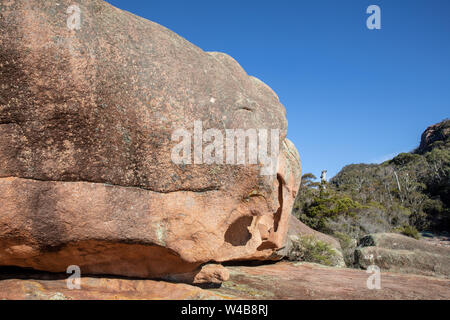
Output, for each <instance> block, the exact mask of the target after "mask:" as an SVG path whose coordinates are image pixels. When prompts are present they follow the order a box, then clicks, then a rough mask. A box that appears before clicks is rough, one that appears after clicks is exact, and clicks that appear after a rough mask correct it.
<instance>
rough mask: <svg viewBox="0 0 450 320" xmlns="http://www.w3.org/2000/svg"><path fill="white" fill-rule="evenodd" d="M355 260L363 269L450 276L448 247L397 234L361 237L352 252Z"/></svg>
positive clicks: (449, 249)
mask: <svg viewBox="0 0 450 320" xmlns="http://www.w3.org/2000/svg"><path fill="white" fill-rule="evenodd" d="M355 261H356V264H357V265H358V266H359V267H361V268H364V269H367V268H368V267H369V266H370V265H376V266H378V267H379V268H381V270H384V271H393V272H402V273H415V274H421V275H428V276H437V277H446V278H449V277H450V248H448V247H443V246H437V245H434V244H430V243H429V242H427V241H423V240H416V239H413V238H409V237H406V236H403V235H400V234H393V233H392V234H391V233H379V234H372V235H369V236H366V237H364V238H363V239H361V240H360V244H359V247H358V248H357V249H356V251H355Z"/></svg>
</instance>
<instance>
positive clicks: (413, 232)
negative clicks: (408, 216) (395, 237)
mask: <svg viewBox="0 0 450 320" xmlns="http://www.w3.org/2000/svg"><path fill="white" fill-rule="evenodd" d="M395 231H397V232H398V233H401V234H403V235H404V236H407V237H411V238H414V239H417V240H419V239H420V234H419V231H417V229H416V228H415V227H413V226H403V227H400V228H397V229H395Z"/></svg>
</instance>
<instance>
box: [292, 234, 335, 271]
mask: <svg viewBox="0 0 450 320" xmlns="http://www.w3.org/2000/svg"><path fill="white" fill-rule="evenodd" d="M289 256H290V257H291V259H293V260H298V261H304V262H312V263H318V264H323V265H326V266H334V265H335V262H334V261H335V260H336V251H335V250H334V249H333V248H332V247H331V246H330V245H329V244H328V243H325V242H323V241H321V240H318V239H316V238H315V237H314V236H300V237H298V241H293V242H292V248H291V253H290V254H289Z"/></svg>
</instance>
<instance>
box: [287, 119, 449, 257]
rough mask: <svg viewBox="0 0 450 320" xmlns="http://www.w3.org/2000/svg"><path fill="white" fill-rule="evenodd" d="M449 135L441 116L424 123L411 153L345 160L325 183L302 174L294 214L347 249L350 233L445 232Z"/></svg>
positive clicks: (358, 235) (355, 235) (357, 235)
mask: <svg viewBox="0 0 450 320" xmlns="http://www.w3.org/2000/svg"><path fill="white" fill-rule="evenodd" d="M449 136H450V120H444V121H443V122H441V123H439V124H437V125H435V126H433V127H430V128H429V129H428V130H427V131H426V132H425V133H424V135H423V136H422V143H421V145H420V147H419V148H418V149H417V150H415V151H413V152H411V153H402V154H399V155H398V156H397V157H395V158H394V159H392V160H389V161H386V162H384V163H382V164H379V165H378V164H353V165H349V166H346V167H345V168H344V169H342V171H341V172H339V174H337V175H336V176H335V177H334V178H332V179H331V181H330V182H329V183H328V182H326V183H318V182H315V180H316V177H315V176H314V175H312V174H305V175H304V176H303V181H302V186H301V188H300V192H299V196H298V198H297V200H296V204H295V206H294V214H295V215H296V216H297V217H298V218H299V219H300V220H301V221H303V222H304V223H306V224H307V225H309V226H310V227H312V228H314V229H316V230H318V231H321V232H324V233H327V234H330V235H333V236H335V237H337V238H338V239H340V240H341V244H342V246H343V248H344V250H345V249H346V248H349V249H348V250H349V252H351V250H352V248H351V247H352V246H354V245H355V243H356V241H355V239H359V238H361V237H362V236H364V235H365V234H369V233H376V232H399V233H403V234H405V235H408V236H412V237H416V238H417V237H419V231H432V232H449V231H450V141H449ZM344 254H345V252H344ZM347 259H351V258H349V257H347ZM350 263H351V261H350Z"/></svg>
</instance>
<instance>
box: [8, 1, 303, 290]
mask: <svg viewBox="0 0 450 320" xmlns="http://www.w3.org/2000/svg"><path fill="white" fill-rule="evenodd" d="M72 5H73V1H67V0H58V1H50V0H44V1H42V0H39V1H38V0H11V1H2V2H1V3H0V202H1V206H0V265H12V266H20V267H31V268H34V269H37V270H46V271H52V272H61V271H65V270H66V268H67V267H68V266H69V265H78V266H80V267H81V271H82V272H83V273H89V274H116V275H125V276H138V277H165V276H170V275H177V274H180V275H181V277H184V275H186V274H190V275H192V272H194V273H195V272H196V270H201V269H200V268H201V267H202V266H203V265H204V264H206V263H209V262H216V263H221V262H224V261H233V260H267V259H275V260H276V259H280V258H281V255H280V254H278V250H279V249H281V248H283V247H284V243H285V240H286V232H287V225H288V221H289V217H290V213H291V208H292V204H293V202H294V199H295V197H296V192H297V190H298V187H299V183H300V176H301V174H300V161H299V156H298V153H297V151H296V149H295V147H294V146H293V145H292V143H291V142H289V141H288V140H287V139H286V130H287V120H286V116H285V112H286V111H285V109H284V107H283V106H282V104H281V103H280V101H279V99H278V97H277V95H276V94H275V93H274V92H273V91H272V90H271V89H270V88H269V87H268V86H267V85H265V84H264V83H263V82H261V81H260V80H258V79H256V78H254V77H251V76H248V75H247V74H246V72H245V71H244V70H243V69H242V68H241V67H240V65H239V64H238V63H237V62H236V61H235V60H234V59H233V58H231V57H229V56H228V55H226V54H223V53H207V52H204V51H202V50H201V49H200V48H198V47H196V46H195V45H193V44H191V43H189V42H188V41H186V40H185V39H183V38H182V37H180V36H178V35H176V34H175V33H173V32H171V31H170V30H168V29H166V28H164V27H162V26H160V25H158V24H156V23H153V22H151V21H148V20H145V19H142V18H140V17H137V16H135V15H132V14H130V13H128V12H124V11H122V10H119V9H117V8H115V7H113V6H111V5H109V4H107V3H105V2H104V1H100V0H80V1H77V5H75V6H72ZM209 129H214V130H215V131H211V130H209ZM238 129H243V130H248V129H252V130H254V131H255V132H257V133H258V134H259V138H260V139H259V140H258V142H259V145H258V148H259V149H258V161H257V162H251V159H254V155H255V153H254V152H251V151H249V150H253V149H251V148H250V147H251V144H252V142H251V141H252V140H250V139H249V141H248V143H245V142H244V146H245V147H248V148H247V149H244V156H243V158H244V160H245V161H244V164H245V165H242V164H241V162H238V159H234V157H231V156H230V155H229V154H228V150H226V151H227V152H225V151H224V153H226V156H227V157H226V160H223V161H222V162H221V161H220V157H219V155H220V154H221V152H220V148H219V147H220V143H219V147H217V148H216V146H217V144H215V143H216V142H220V138H219V137H220V134H222V135H223V136H224V137H225V135H226V137H227V138H228V131H226V130H238ZM208 130H209V131H208ZM264 130H266V133H267V135H268V137H269V139H268V140H269V141H270V146H269V144H268V145H266V146H265V147H267V150H268V153H267V156H266V157H263V156H261V155H265V154H264V153H260V152H264V148H261V146H262V143H261V141H263V140H262V138H263V137H264ZM180 132H181V133H182V134H183V133H184V134H185V135H184V136H183V135H182V134H181V135H180ZM208 132H209V133H210V135H209V136H208V135H207V134H206V133H208ZM217 132H219V133H217ZM230 132H231V131H230ZM252 132H253V131H252ZM261 132H262V133H261ZM202 133H203V135H202ZM211 133H213V134H211ZM198 136H199V137H200V138H199V139H197V140H196V139H195V137H198ZM189 137H192V139H191V140H190V141H189V144H183V146H184V147H185V146H187V147H186V148H184V149H183V148H181V151H182V152H179V151H180V149H177V148H179V146H180V141H183V142H185V141H187V140H186V139H187V138H189ZM230 137H232V136H230ZM181 138H183V139H184V140H181ZM203 139H204V141H203V142H204V145H203V148H202V145H201V143H202V140H203ZM199 140H200V141H199ZM230 140H231V141H232V142H235V141H234V138H233V139H231V138H230ZM277 140H278V141H279V148H276V146H277ZM211 141H214V147H215V149H212V148H209V149H208V146H210V145H211V143H210V144H209V145H208V144H207V142H211ZM244 141H245V140H244ZM235 143H236V144H237V147H236V149H237V150H238V149H239V141H236V142H235ZM231 145H232V146H233V147H232V150H234V149H235V148H234V144H231ZM227 146H228V144H227ZM263 147H264V146H263ZM174 150H175V151H176V152H175V151H174ZM207 150H209V152H210V153H209V155H210V157H207V155H208V153H207ZM245 150H247V152H245ZM236 152H237V153H238V151H236ZM174 155H175V158H174ZM180 155H183V157H182V161H181V162H180V161H179V159H178V158H177V157H178V156H180ZM186 155H190V156H191V157H188V156H186ZM238 155H239V154H238ZM202 156H203V157H204V158H205V159H206V160H205V159H202V158H203V157H202ZM213 156H214V157H213ZM192 158H193V159H192ZM224 158H225V156H224ZM174 159H175V160H174ZM208 159H213V161H212V163H211V162H208ZM241 160H242V159H241ZM228 161H230V162H231V163H230V164H229V162H228ZM233 161H234V162H233ZM239 164H241V165H239ZM270 169H272V170H270ZM199 272H200V271H199ZM211 274H215V273H214V272H212V271H211V270H209V271H208V276H207V277H206V278H210V275H211ZM216 274H218V277H219V278H220V277H223V276H224V274H223V272H220V270H219V272H217V273H216ZM190 277H191V276H190ZM192 278H197V279H203V280H204V277H203V276H202V275H201V274H200V276H197V277H196V276H195V274H194V275H192ZM219 280H220V279H219ZM212 282H214V281H212Z"/></svg>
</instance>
